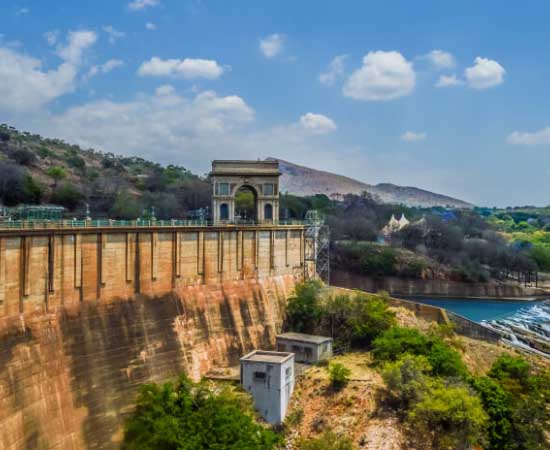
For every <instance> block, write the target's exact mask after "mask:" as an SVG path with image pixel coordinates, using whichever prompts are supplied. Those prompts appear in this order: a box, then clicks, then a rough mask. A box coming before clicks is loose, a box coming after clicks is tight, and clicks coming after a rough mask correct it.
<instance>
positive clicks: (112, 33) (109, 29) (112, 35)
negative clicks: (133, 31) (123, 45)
mask: <svg viewBox="0 0 550 450" xmlns="http://www.w3.org/2000/svg"><path fill="white" fill-rule="evenodd" d="M103 31H105V33H107V35H108V36H109V42H110V43H111V44H114V43H115V42H116V41H117V39H120V38H122V37H124V36H126V33H124V32H122V31H118V30H117V29H115V28H114V27H113V26H112V25H106V26H104V27H103Z"/></svg>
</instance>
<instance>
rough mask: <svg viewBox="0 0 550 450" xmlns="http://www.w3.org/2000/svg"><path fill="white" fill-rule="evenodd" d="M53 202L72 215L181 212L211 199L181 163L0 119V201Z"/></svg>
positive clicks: (175, 214) (129, 216)
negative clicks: (105, 148)
mask: <svg viewBox="0 0 550 450" xmlns="http://www.w3.org/2000/svg"><path fill="white" fill-rule="evenodd" d="M22 203H25V204H40V203H55V204H59V205H62V206H64V207H66V208H67V209H68V211H69V212H70V214H71V217H72V216H75V215H80V216H84V213H85V204H86V203H88V204H89V205H90V210H91V213H92V215H93V217H94V218H101V217H111V218H114V219H135V218H138V217H144V215H145V217H147V216H149V215H150V213H151V208H152V207H154V208H155V215H156V217H157V218H159V219H171V218H176V219H177V218H185V217H186V214H187V212H188V211H189V210H195V209H198V208H204V207H208V206H209V205H210V184H209V182H208V180H207V179H206V178H205V177H199V176H197V175H194V174H192V173H191V172H190V171H189V170H187V169H185V168H184V167H181V166H174V165H169V166H161V165H160V164H156V163H153V162H150V161H147V160H145V159H143V158H139V157H124V156H117V155H114V154H112V153H103V152H100V151H96V150H93V149H88V150H84V149H81V148H80V147H79V146H77V145H71V144H67V143H65V142H63V141H61V140H59V139H46V138H42V137H41V136H39V135H35V134H30V133H26V132H18V131H17V130H16V129H15V128H13V127H8V126H7V125H5V124H3V125H0V205H2V204H3V205H4V206H15V205H18V204H22Z"/></svg>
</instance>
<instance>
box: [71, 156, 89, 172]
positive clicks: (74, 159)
mask: <svg viewBox="0 0 550 450" xmlns="http://www.w3.org/2000/svg"><path fill="white" fill-rule="evenodd" d="M66 161H67V164H68V165H69V166H71V167H74V168H75V169H77V170H81V171H82V170H84V169H85V168H86V161H84V159H83V158H81V157H80V156H78V155H75V154H71V155H69V156H67V158H66Z"/></svg>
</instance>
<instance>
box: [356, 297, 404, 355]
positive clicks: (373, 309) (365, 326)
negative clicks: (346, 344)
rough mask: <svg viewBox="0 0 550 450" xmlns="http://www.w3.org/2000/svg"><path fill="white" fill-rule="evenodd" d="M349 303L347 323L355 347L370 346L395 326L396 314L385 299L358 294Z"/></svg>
mask: <svg viewBox="0 0 550 450" xmlns="http://www.w3.org/2000/svg"><path fill="white" fill-rule="evenodd" d="M348 302H350V303H351V308H350V310H349V315H348V317H347V320H346V322H347V327H349V329H350V330H351V343H352V344H353V345H356V346H366V345H370V344H371V342H372V341H373V340H374V339H375V338H376V337H377V336H379V335H380V334H381V333H382V332H384V331H386V330H388V329H389V328H391V327H392V326H393V325H395V313H394V312H393V311H391V310H390V309H389V308H388V303H387V302H386V301H385V300H384V299H383V298H380V297H376V296H373V295H367V294H357V295H356V296H355V297H352V298H351V299H349V298H348Z"/></svg>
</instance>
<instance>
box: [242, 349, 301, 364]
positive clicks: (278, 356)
mask: <svg viewBox="0 0 550 450" xmlns="http://www.w3.org/2000/svg"><path fill="white" fill-rule="evenodd" d="M291 358H294V353H289V352H269V351H265V350H254V351H253V352H250V353H248V354H247V355H244V356H243V357H242V358H241V361H252V362H266V363H272V364H282V363H284V362H286V361H288V360H289V359H291Z"/></svg>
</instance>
